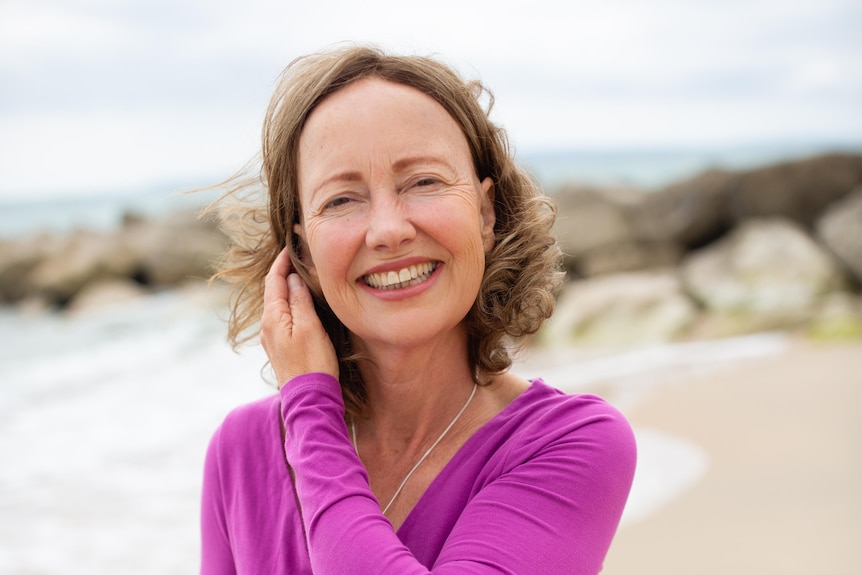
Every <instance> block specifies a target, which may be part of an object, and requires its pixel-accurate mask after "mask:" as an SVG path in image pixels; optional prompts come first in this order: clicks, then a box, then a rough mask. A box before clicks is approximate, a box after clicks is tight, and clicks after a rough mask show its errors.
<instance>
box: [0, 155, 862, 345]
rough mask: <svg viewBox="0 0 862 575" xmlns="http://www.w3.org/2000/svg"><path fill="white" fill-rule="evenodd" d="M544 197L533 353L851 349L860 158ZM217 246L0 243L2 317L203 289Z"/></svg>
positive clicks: (146, 224) (172, 233)
mask: <svg viewBox="0 0 862 575" xmlns="http://www.w3.org/2000/svg"><path fill="white" fill-rule="evenodd" d="M553 195H554V196H555V198H556V200H557V204H558V207H559V217H558V221H557V226H556V228H555V232H556V235H557V237H558V240H559V242H560V244H561V246H562V248H563V251H564V253H565V254H566V256H567V260H566V266H567V269H568V271H569V272H570V273H569V278H570V280H571V281H570V282H568V284H567V285H566V286H565V288H564V290H563V292H562V293H561V295H560V298H559V301H558V306H557V311H556V313H555V314H554V316H553V318H552V319H551V320H550V321H549V322H548V323H547V324H546V325H545V327H544V328H543V331H542V333H541V334H540V336H539V339H540V341H546V342H567V343H571V342H578V343H590V344H601V345H606V344H614V345H616V344H631V345H634V344H643V343H652V342H658V341H667V340H676V339H685V338H699V337H717V336H730V335H736V334H741V333H750V332H755V331H760V330H765V329H766V330H771V329H801V330H806V331H808V332H810V333H814V334H817V335H816V336H817V337H839V336H840V337H848V334H850V335H852V334H859V335H858V336H857V337H862V298H860V294H859V291H860V287H862V155H855V156H854V155H847V154H844V155H841V154H832V155H825V156H819V157H815V158H808V159H805V160H800V161H797V162H785V163H782V164H776V165H773V166H765V167H762V168H758V169H755V170H747V171H723V170H710V171H706V172H704V173H702V174H700V175H698V176H695V177H693V178H689V179H687V180H684V181H680V182H678V183H675V184H673V185H669V186H666V187H664V188H662V189H658V190H652V191H641V190H633V189H628V188H610V189H600V188H596V187H583V186H574V185H572V186H567V187H565V188H563V189H560V190H557V191H556V192H555V193H554V194H553ZM226 244H227V242H226V238H225V237H224V235H223V234H222V233H221V232H220V231H219V229H218V228H217V227H216V225H215V224H214V223H213V222H210V221H202V220H199V219H197V218H196V217H195V214H193V213H177V214H174V215H173V216H171V217H167V218H162V219H157V220H151V219H145V218H141V217H134V216H128V217H127V218H125V220H124V222H123V224H122V226H120V228H119V229H118V230H117V231H115V232H112V233H97V232H93V231H79V232H75V233H73V234H69V235H65V236H49V235H43V236H38V237H31V238H23V239H17V240H8V241H0V303H20V304H22V305H30V306H31V308H33V309H42V308H45V307H53V308H57V307H60V308H64V309H69V310H72V311H75V310H81V309H90V308H92V307H97V306H99V305H100V303H107V302H113V301H118V300H127V299H131V298H135V297H140V296H141V295H142V294H146V293H149V292H151V291H153V290H159V289H165V288H172V287H174V286H179V285H182V284H184V283H186V282H189V281H192V280H195V279H202V278H205V277H208V276H209V274H210V273H211V264H212V262H214V261H215V260H216V259H217V258H218V257H219V256H220V255H221V254H222V253H223V251H224V248H225V247H226Z"/></svg>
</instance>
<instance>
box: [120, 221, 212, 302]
mask: <svg viewBox="0 0 862 575" xmlns="http://www.w3.org/2000/svg"><path fill="white" fill-rule="evenodd" d="M226 247H227V240H226V238H225V236H224V234H222V233H221V231H220V230H219V229H218V227H217V226H216V225H215V224H213V223H212V222H210V221H205V220H200V219H198V218H196V217H195V215H194V214H192V213H185V212H180V213H176V214H173V215H172V216H170V217H168V218H165V219H162V220H155V221H147V220H144V221H136V220H133V219H129V220H127V225H125V226H124V227H123V229H122V230H121V231H120V233H119V235H118V238H117V254H116V258H117V259H119V260H123V261H126V262H130V263H131V264H132V266H131V267H132V269H133V272H132V273H133V274H134V277H135V279H136V281H138V282H139V283H142V284H144V285H150V286H156V287H165V286H176V285H179V284H181V283H184V282H186V281H189V280H193V279H199V280H200V279H206V278H208V277H209V276H210V274H211V273H212V271H213V263H214V262H215V261H216V260H217V259H218V258H219V257H220V256H221V255H222V253H224V250H225V249H226Z"/></svg>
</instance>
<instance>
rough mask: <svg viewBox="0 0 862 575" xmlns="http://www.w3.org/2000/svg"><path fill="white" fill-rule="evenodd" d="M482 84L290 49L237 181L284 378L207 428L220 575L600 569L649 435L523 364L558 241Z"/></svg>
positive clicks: (210, 512)
mask: <svg viewBox="0 0 862 575" xmlns="http://www.w3.org/2000/svg"><path fill="white" fill-rule="evenodd" d="M482 94H483V89H482V88H481V86H479V85H478V84H474V83H469V82H465V81H463V80H461V79H460V78H459V77H458V76H457V75H456V74H455V73H454V72H452V71H451V70H450V69H449V68H447V67H446V66H444V65H442V64H440V63H438V62H436V61H434V60H432V59H427V58H420V57H400V56H391V55H387V54H384V53H382V52H380V51H377V50H374V49H370V48H346V49H341V50H336V51H331V52H325V53H321V54H316V55H313V56H309V57H306V58H302V59H299V60H297V61H296V62H294V63H293V64H291V65H290V66H289V67H288V68H287V70H286V72H285V75H284V77H283V79H282V81H281V83H280V85H279V87H278V89H277V91H276V94H275V96H274V98H273V101H272V104H271V105H270V108H269V111H268V114H267V118H266V121H265V124H264V147H263V156H262V160H263V169H262V177H260V178H251V179H247V178H243V177H237V178H236V179H234V180H232V181H230V182H229V183H228V185H229V186H230V187H231V190H230V192H229V193H228V197H230V198H243V197H245V193H246V192H247V191H249V190H251V189H254V188H255V187H257V188H262V189H264V190H265V191H266V192H267V196H268V201H266V202H264V203H260V204H258V205H249V204H247V203H243V202H240V203H229V202H225V203H223V205H222V208H223V215H224V216H225V221H227V222H234V223H237V222H239V224H240V225H238V226H234V229H235V231H236V233H235V234H234V236H235V245H234V247H233V249H232V250H231V252H230V254H229V257H228V258H227V259H226V262H227V263H226V265H225V268H224V269H223V270H222V271H221V272H220V273H219V274H218V277H220V278H223V279H226V280H228V281H231V282H233V283H234V284H235V286H236V291H235V297H234V299H233V307H232V316H231V321H230V329H229V333H230V337H231V338H232V339H233V341H234V342H235V343H239V342H240V341H242V340H243V339H244V338H246V339H247V338H249V337H251V336H250V335H249V333H252V334H253V332H254V331H255V328H256V326H257V325H258V322H259V325H260V329H259V331H260V339H261V343H262V344H263V347H264V349H265V351H266V353H267V355H268V357H269V360H270V363H271V366H272V369H273V371H274V373H275V375H276V377H277V379H278V382H279V393H278V394H275V395H273V396H272V397H270V398H267V399H265V400H263V401H259V402H257V403H254V404H251V405H247V406H243V407H241V408H238V409H237V410H236V411H234V412H233V413H232V414H231V415H229V416H228V417H227V419H226V420H225V421H224V423H223V424H222V425H221V426H220V427H219V429H218V430H217V431H216V434H215V436H214V437H213V440H212V442H211V444H210V449H209V452H208V455H207V463H206V470H205V481H204V490H203V502H202V535H203V547H202V548H203V556H202V568H201V570H202V572H203V573H245V572H247V573H262V572H267V573H318V574H319V573H338V574H344V573H398V574H404V573H429V572H432V573H500V572H505V573H519V574H525V573H539V572H542V573H576V574H588V573H597V572H598V571H599V570H600V568H601V564H602V561H603V559H604V556H605V553H606V552H607V549H608V546H609V545H610V542H611V539H612V538H613V535H614V532H615V530H616V527H617V524H618V522H619V519H620V516H621V514H622V510H623V506H624V504H625V500H626V497H627V495H628V492H629V489H630V486H631V481H632V475H633V472H634V462H635V449H634V441H633V437H632V434H631V430H630V428H629V426H628V424H627V423H626V421H625V420H624V419H623V418H622V416H621V415H620V414H619V412H617V411H616V410H615V409H614V408H612V407H611V406H609V405H608V404H607V403H605V402H604V401H602V400H601V399H599V398H597V397H594V396H586V395H574V396H570V395H565V394H563V393H561V392H559V391H557V390H556V389H553V388H551V387H549V386H547V385H545V384H544V383H543V382H542V381H541V380H539V379H535V380H531V381H526V380H521V379H520V378H518V377H516V376H514V375H513V374H511V373H510V372H509V371H508V370H509V368H510V366H511V357H510V354H511V351H512V348H513V346H514V345H516V343H517V342H518V341H519V340H520V339H521V338H523V337H524V336H528V335H530V334H532V333H534V332H535V331H536V330H538V328H539V327H540V325H541V324H542V322H543V321H544V320H545V319H547V317H548V316H549V315H550V314H551V312H552V310H553V306H554V296H555V294H556V290H557V288H558V287H559V284H560V282H561V279H562V274H561V272H560V271H559V270H560V261H559V260H560V250H559V248H558V246H557V244H556V242H555V241H554V238H553V236H552V235H551V226H552V224H553V221H554V213H555V211H554V207H553V205H552V204H551V203H550V202H549V201H548V200H547V198H545V197H543V196H542V194H541V193H540V192H539V190H538V189H537V188H536V187H535V185H534V184H533V183H532V182H531V180H530V178H529V177H528V176H527V175H526V174H525V173H524V172H523V171H522V170H520V169H519V168H518V167H517V166H516V165H515V163H514V161H513V157H512V154H511V153H510V152H509V150H508V147H507V144H506V138H505V133H504V132H503V130H502V129H500V128H499V127H497V126H495V125H494V124H492V123H491V122H490V120H489V119H488V114H487V110H484V109H483V108H482V106H481V105H480V103H479V99H480V97H481V96H482ZM513 533H517V535H518V536H517V538H513V537H512V534H513Z"/></svg>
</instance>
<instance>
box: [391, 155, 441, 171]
mask: <svg viewBox="0 0 862 575" xmlns="http://www.w3.org/2000/svg"><path fill="white" fill-rule="evenodd" d="M416 164H444V165H446V166H448V165H449V163H448V162H446V161H444V160H443V158H441V157H439V156H408V157H406V158H401V159H400V160H398V161H396V162H395V163H394V164H392V168H393V169H394V170H395V171H396V172H403V171H404V170H406V169H407V168H410V167H412V166H414V165H416Z"/></svg>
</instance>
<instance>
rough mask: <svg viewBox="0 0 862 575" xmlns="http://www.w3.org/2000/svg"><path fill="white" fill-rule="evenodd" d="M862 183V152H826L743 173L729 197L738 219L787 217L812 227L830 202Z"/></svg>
mask: <svg viewBox="0 0 862 575" xmlns="http://www.w3.org/2000/svg"><path fill="white" fill-rule="evenodd" d="M860 183H862V155H851V154H826V155H821V156H815V157H811V158H806V159H802V160H794V161H788V162H783V163H780V164H775V165H771V166H765V167H763V168H758V169H755V170H749V171H746V172H742V173H740V175H739V178H738V180H737V181H736V182H735V184H734V186H733V187H732V189H731V191H730V194H729V198H728V202H729V203H728V213H729V215H730V218H731V219H732V220H733V221H734V222H736V223H739V222H743V221H746V220H748V219H752V218H762V217H784V218H787V219H790V220H793V221H795V222H798V223H800V224H802V225H803V226H805V227H807V228H811V227H812V226H813V224H814V222H815V220H816V219H817V218H818V216H819V215H820V213H821V212H822V211H823V209H824V208H826V206H828V205H829V204H830V203H832V202H834V201H836V200H838V199H840V198H842V197H843V196H845V195H847V194H849V193H850V192H851V191H852V190H853V189H854V188H855V187H856V186H858V185H859V184H860Z"/></svg>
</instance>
